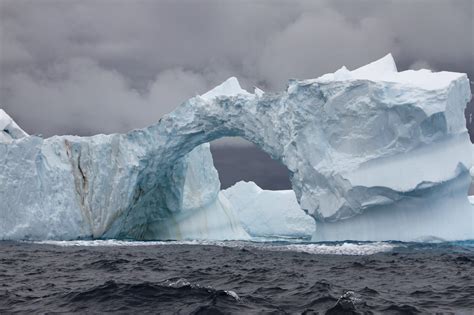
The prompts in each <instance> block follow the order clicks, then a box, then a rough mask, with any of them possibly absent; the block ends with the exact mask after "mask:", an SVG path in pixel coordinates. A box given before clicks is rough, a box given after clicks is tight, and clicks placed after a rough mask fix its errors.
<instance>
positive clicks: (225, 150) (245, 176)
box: [210, 137, 292, 190]
mask: <svg viewBox="0 0 474 315" xmlns="http://www.w3.org/2000/svg"><path fill="white" fill-rule="evenodd" d="M210 144H211V153H212V159H213V162H214V167H215V168H216V169H217V172H218V174H219V180H220V182H221V189H227V188H229V187H231V186H233V185H234V184H236V183H238V182H239V181H246V182H248V181H252V182H254V183H255V184H257V185H258V186H259V187H260V188H262V189H264V190H291V189H292V187H291V182H290V178H289V171H288V168H287V167H286V166H285V165H283V164H282V163H281V162H279V161H276V160H274V159H272V158H271V157H270V156H269V155H268V154H267V153H266V152H264V151H262V150H261V149H260V148H259V147H257V146H256V145H255V144H253V143H251V142H249V141H247V140H245V139H242V138H239V137H223V138H220V139H217V140H214V141H212V142H210Z"/></svg>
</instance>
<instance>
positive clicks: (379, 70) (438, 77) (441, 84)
mask: <svg viewBox="0 0 474 315" xmlns="http://www.w3.org/2000/svg"><path fill="white" fill-rule="evenodd" d="M465 76H466V74H464V73H458V72H446V71H441V72H432V71H431V70H426V69H422V70H406V71H402V72H398V70H397V66H396V64H395V61H394V60H393V57H392V54H388V55H386V56H385V57H383V58H381V59H379V60H376V61H374V62H371V63H369V64H367V65H365V66H362V67H360V68H357V69H355V70H352V71H349V70H347V68H346V67H342V68H340V69H339V70H337V71H336V72H334V73H327V74H325V75H322V76H320V77H319V78H316V79H309V80H305V81H303V82H305V83H318V82H319V83H328V82H331V81H351V80H370V81H374V82H379V81H380V82H395V83H402V84H409V85H411V86H416V87H419V88H422V89H425V90H438V89H443V88H446V87H448V86H449V84H450V83H451V82H453V81H455V80H458V79H460V78H462V77H465Z"/></svg>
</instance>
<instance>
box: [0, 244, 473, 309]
mask: <svg viewBox="0 0 474 315" xmlns="http://www.w3.org/2000/svg"><path fill="white" fill-rule="evenodd" d="M473 267H474V241H468V242H459V243H428V244H421V243H398V242H395V243H394V242H366V243H352V242H345V243H304V242H296V241H291V242H290V241H275V242H266V243H263V242H198V241H189V242H128V241H115V240H104V241H65V242H55V241H50V242H37V243H34V242H10V241H3V242H0V314H5V313H13V312H18V313H58V312H59V313H87V314H90V313H104V312H114V313H122V314H130V313H134V312H135V313H136V314H141V313H161V314H262V313H263V314H265V313H271V314H316V313H319V314H325V313H326V314H370V313H383V314H417V313H436V312H438V313H449V312H453V313H456V314H472V312H473V310H474V281H473V270H474V269H473Z"/></svg>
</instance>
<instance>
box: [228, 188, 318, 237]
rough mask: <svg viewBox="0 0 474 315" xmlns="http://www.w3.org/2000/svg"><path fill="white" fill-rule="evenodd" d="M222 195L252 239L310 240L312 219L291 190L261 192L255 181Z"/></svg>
mask: <svg viewBox="0 0 474 315" xmlns="http://www.w3.org/2000/svg"><path fill="white" fill-rule="evenodd" d="M221 194H222V195H224V196H225V197H226V198H227V200H229V202H230V204H231V206H232V207H233V209H234V213H235V214H236V216H237V218H238V219H239V220H240V223H241V224H242V226H243V228H244V229H245V231H246V232H247V233H248V234H249V235H250V236H252V237H257V238H270V239H275V238H295V239H311V237H312V236H313V234H314V232H315V231H316V224H315V221H314V219H313V218H312V217H310V216H308V215H307V214H306V213H305V212H304V211H302V210H301V207H300V205H299V204H298V201H297V200H296V196H295V193H294V192H293V190H275V191H273V190H263V189H261V188H260V187H258V185H257V184H255V183H254V182H244V181H240V182H238V183H236V184H235V185H234V186H232V187H229V188H227V189H225V190H222V191H221Z"/></svg>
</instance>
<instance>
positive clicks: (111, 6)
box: [0, 0, 474, 135]
mask: <svg viewBox="0 0 474 315" xmlns="http://www.w3.org/2000/svg"><path fill="white" fill-rule="evenodd" d="M473 29H474V27H473V2H472V1H471V0H465V1H464V0H459V1H415V2H408V1H383V2H382V1H376V0H371V1H357V2H353V1H327V2H326V1H319V2H316V3H315V2H313V1H258V2H250V1H234V2H222V1H217V0H216V1H199V2H198V1H180V2H175V1H151V0H138V1H107V0H98V1H97V0H96V1H59V0H36V1H32V0H29V1H25V0H0V104H1V105H0V106H1V107H3V108H4V109H5V110H6V111H7V112H9V113H10V114H11V115H12V116H13V117H14V118H15V119H16V120H17V121H18V122H19V123H20V124H21V125H22V126H23V127H24V128H25V129H26V130H27V131H28V132H30V133H43V134H45V135H52V134H65V133H76V134H92V133H97V132H106V133H109V132H122V131H126V130H130V129H132V128H137V127H143V126H145V125H148V124H151V123H153V122H154V121H157V120H158V118H159V117H160V116H162V115H163V114H164V113H166V112H169V111H170V110H172V109H173V108H174V107H176V106H177V105H178V104H179V103H180V102H182V101H184V100H186V99H187V98H189V97H192V96H194V95H196V94H200V93H203V92H205V91H206V90H208V89H210V88H212V87H213V86H215V85H217V84H219V83H220V82H221V81H223V80H224V79H226V78H227V77H229V76H231V75H235V76H237V77H238V78H239V80H240V81H241V82H242V84H243V85H244V87H246V88H251V87H252V86H253V85H259V86H261V87H262V88H264V89H267V90H277V89H281V88H283V87H284V86H285V84H286V81H287V79H288V78H291V77H298V78H310V77H316V76H319V75H321V74H323V73H325V72H329V71H334V70H336V68H338V67H340V66H341V65H346V66H348V67H349V68H354V67H357V66H360V65H362V64H364V63H367V62H369V61H371V60H373V59H376V58H378V57H381V56H383V55H385V54H386V53H387V52H392V53H393V54H394V56H395V58H396V59H397V61H398V65H399V68H401V69H407V68H419V67H425V66H429V67H430V68H432V69H436V70H451V71H461V72H467V73H468V75H470V77H471V78H474V69H473V67H474V60H473V58H474V57H473V55H474V52H473V51H474V47H473V46H474V43H473V38H474V34H473ZM471 80H472V79H471ZM470 110H471V109H469V111H470Z"/></svg>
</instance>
